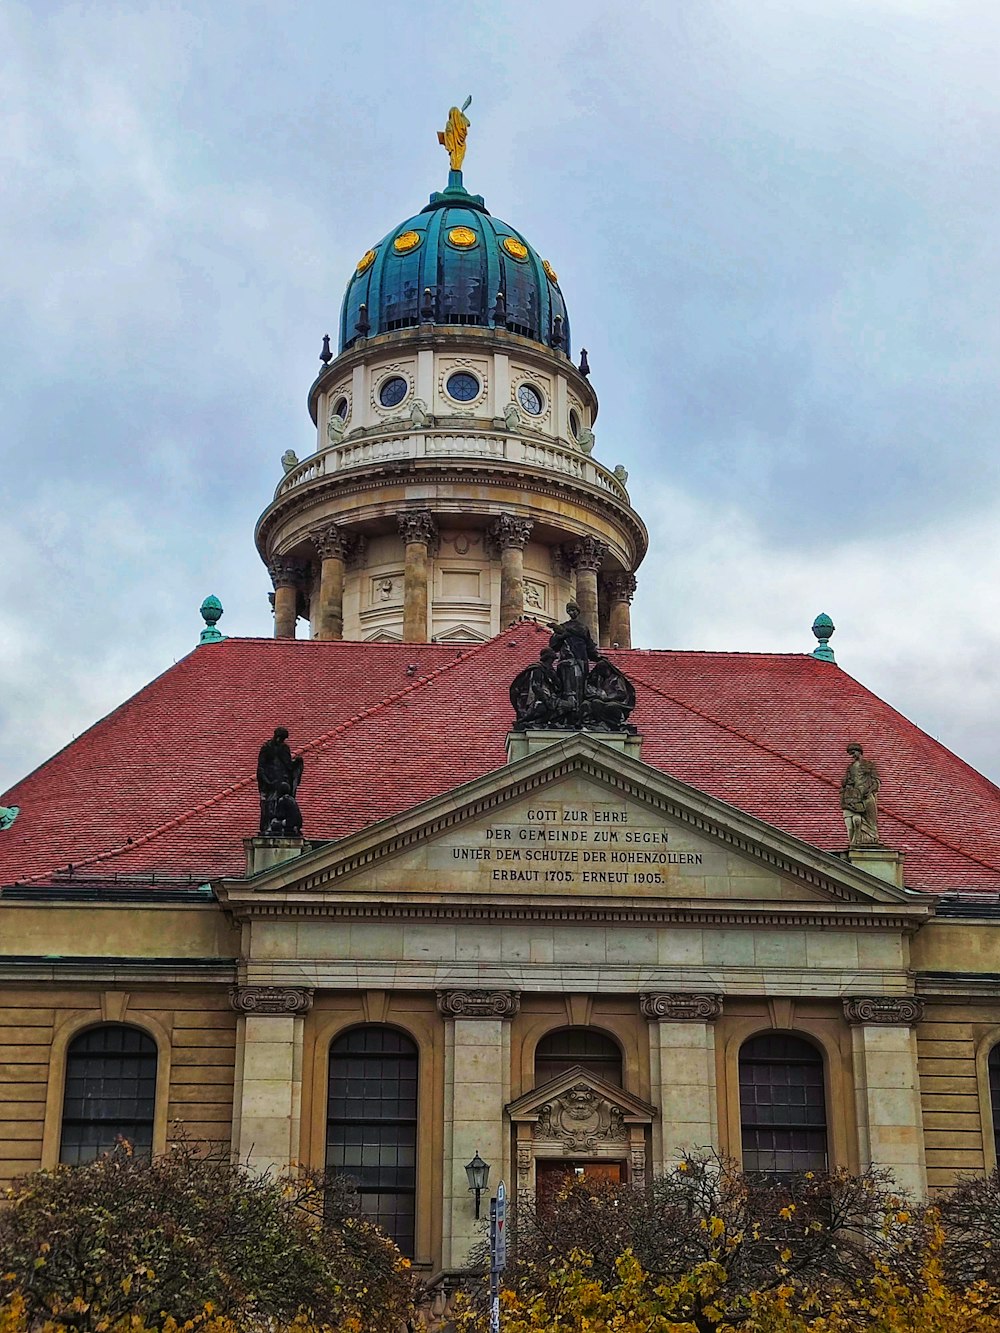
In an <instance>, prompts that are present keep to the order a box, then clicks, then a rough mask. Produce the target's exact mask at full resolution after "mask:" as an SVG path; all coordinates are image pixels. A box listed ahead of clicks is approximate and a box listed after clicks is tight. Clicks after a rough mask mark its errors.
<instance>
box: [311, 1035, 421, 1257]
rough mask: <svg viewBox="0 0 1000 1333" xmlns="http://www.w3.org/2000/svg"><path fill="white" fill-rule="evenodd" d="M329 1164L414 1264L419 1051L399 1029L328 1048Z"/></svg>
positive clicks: (350, 1037)
mask: <svg viewBox="0 0 1000 1333" xmlns="http://www.w3.org/2000/svg"><path fill="white" fill-rule="evenodd" d="M327 1105H328V1110H327V1130H326V1164H327V1167H328V1168H329V1169H330V1170H331V1171H336V1172H337V1173H338V1174H340V1175H345V1176H350V1177H352V1179H353V1180H354V1181H355V1182H356V1184H357V1187H358V1194H359V1195H360V1197H361V1207H362V1210H363V1211H364V1212H365V1213H366V1214H367V1216H369V1217H370V1218H371V1219H372V1221H373V1222H377V1223H378V1225H379V1226H380V1227H381V1228H382V1230H383V1231H385V1232H387V1233H388V1234H389V1235H390V1236H392V1238H393V1240H394V1241H395V1242H396V1244H397V1245H398V1246H399V1248H400V1249H401V1250H402V1252H403V1253H404V1254H405V1255H409V1256H410V1257H411V1258H412V1256H413V1243H414V1234H413V1220H414V1200H415V1193H416V1184H417V1048H416V1045H415V1044H414V1043H413V1042H412V1041H411V1040H410V1038H409V1037H406V1036H404V1035H403V1033H401V1032H397V1031H396V1030H395V1028H385V1027H375V1026H370V1027H360V1028H352V1029H351V1030H350V1031H349V1032H345V1033H344V1034H343V1035H342V1036H340V1037H337V1038H336V1040H335V1041H334V1042H333V1044H332V1045H331V1047H330V1093H329V1101H328V1103H327Z"/></svg>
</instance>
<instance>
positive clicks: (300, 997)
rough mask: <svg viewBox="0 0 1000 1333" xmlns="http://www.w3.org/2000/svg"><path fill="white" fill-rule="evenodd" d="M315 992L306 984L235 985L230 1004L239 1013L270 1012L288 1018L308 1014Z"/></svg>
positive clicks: (230, 994)
mask: <svg viewBox="0 0 1000 1333" xmlns="http://www.w3.org/2000/svg"><path fill="white" fill-rule="evenodd" d="M312 1003H313V993H312V990H311V989H310V988H309V987H306V986H234V987H233V988H232V990H231V991H230V992H229V1004H230V1006H231V1007H232V1008H233V1009H235V1010H236V1012H237V1013H238V1014H254V1015H258V1014H269V1015H275V1016H281V1017H284V1018H288V1017H291V1016H295V1015H298V1014H307V1013H308V1012H309V1010H310V1009H311V1008H312Z"/></svg>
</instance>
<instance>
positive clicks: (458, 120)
mask: <svg viewBox="0 0 1000 1333" xmlns="http://www.w3.org/2000/svg"><path fill="white" fill-rule="evenodd" d="M471 105H472V94H471V93H470V94H469V96H468V97H467V98H466V99H465V101H464V102H463V103H462V106H461V108H459V107H457V106H453V107H452V108H451V110H450V111H449V112H448V123H447V124H446V125H445V127H444V129H443V130H438V143H439V144H443V145H444V147H445V148H447V150H448V160H449V162H450V163H451V169H452V171H461V170H462V163H463V162H464V161H465V140H466V138H467V137H468V134H469V125H470V124H471V121H470V120H469V117H468V116H467V115H466V114H465V113H466V111H467V110H468V109H469V107H470V106H471Z"/></svg>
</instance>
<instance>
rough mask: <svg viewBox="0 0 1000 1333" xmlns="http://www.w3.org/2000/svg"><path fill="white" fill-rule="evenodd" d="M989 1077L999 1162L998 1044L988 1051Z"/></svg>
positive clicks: (999, 1078) (999, 1069)
mask: <svg viewBox="0 0 1000 1333" xmlns="http://www.w3.org/2000/svg"><path fill="white" fill-rule="evenodd" d="M986 1067H987V1069H988V1070H989V1075H990V1106H991V1107H992V1110H993V1146H994V1148H995V1149H996V1155H997V1161H998V1162H1000V1042H998V1043H997V1045H996V1046H994V1047H993V1049H992V1050H991V1051H990V1058H989V1060H988V1062H987V1066H986Z"/></svg>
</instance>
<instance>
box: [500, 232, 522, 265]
mask: <svg viewBox="0 0 1000 1333" xmlns="http://www.w3.org/2000/svg"><path fill="white" fill-rule="evenodd" d="M502 245H503V248H504V249H505V250H506V251H507V253H508V254H509V255H510V256H511V258H512V259H516V260H518V261H519V262H520V263H522V264H523V263H524V261H525V260H526V259H527V258H528V247H527V246H526V245H525V244H524V242H523V241H519V240H518V239H517V237H516V236H505V237H504V238H503V241H502Z"/></svg>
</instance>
